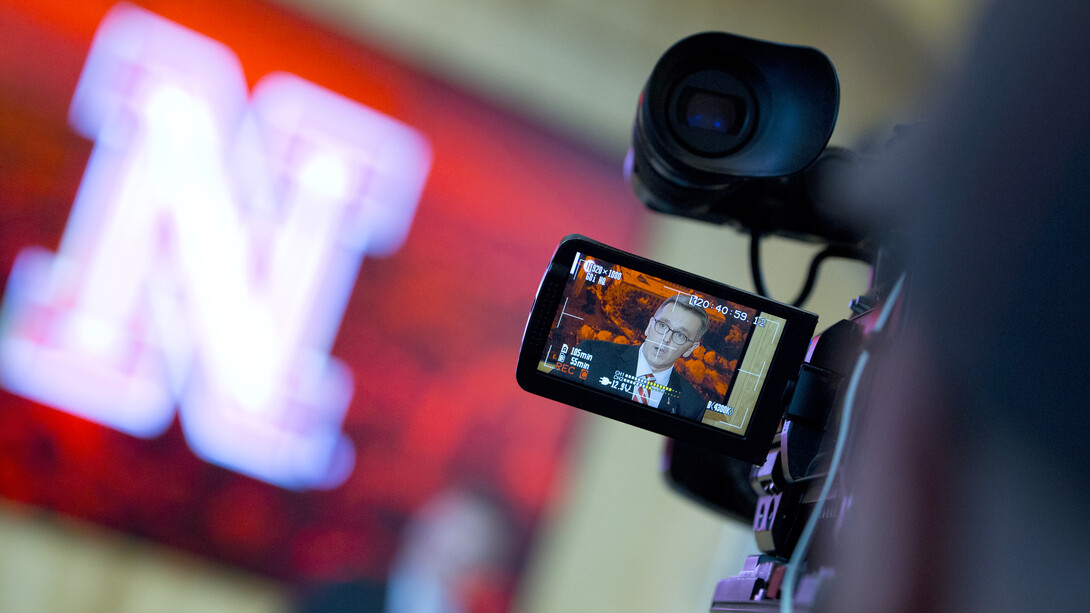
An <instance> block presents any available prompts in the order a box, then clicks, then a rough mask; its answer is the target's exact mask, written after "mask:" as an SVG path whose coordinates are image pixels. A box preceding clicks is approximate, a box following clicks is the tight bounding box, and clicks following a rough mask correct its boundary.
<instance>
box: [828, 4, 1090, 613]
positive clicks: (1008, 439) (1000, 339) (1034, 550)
mask: <svg viewBox="0 0 1090 613" xmlns="http://www.w3.org/2000/svg"><path fill="white" fill-rule="evenodd" d="M988 9H989V10H988V12H987V13H986V15H985V16H984V20H983V21H982V22H981V24H980V29H979V31H978V32H977V38H976V42H975V45H974V46H973V47H972V48H971V50H970V54H969V56H968V58H967V62H966V64H965V66H964V68H963V70H961V71H960V73H959V74H957V75H956V77H955V78H954V79H952V81H951V83H950V87H949V88H947V89H946V90H945V93H944V95H942V96H940V97H939V98H938V99H937V104H935V106H934V108H933V109H931V110H932V113H931V118H930V121H929V123H928V124H927V125H926V126H925V127H924V128H921V129H920V131H919V133H918V134H917V135H916V138H915V139H914V141H913V142H912V143H909V144H908V146H906V147H904V148H903V150H902V151H901V152H900V153H899V154H898V155H896V156H894V157H892V158H891V159H888V160H887V161H886V163H885V164H883V167H882V168H880V169H878V170H877V171H875V172H873V173H872V174H871V176H869V178H868V180H867V181H866V185H865V188H864V189H863V193H864V194H865V196H866V197H867V199H868V200H870V201H872V202H874V203H876V204H881V205H883V206H884V207H888V210H889V211H891V212H893V211H897V212H898V213H893V214H895V215H899V216H902V217H903V218H904V221H905V223H906V224H907V225H908V227H909V228H910V231H909V232H908V234H907V244H908V245H909V253H910V254H911V257H910V261H909V266H908V270H909V271H910V275H909V279H908V287H909V302H908V305H907V309H906V325H907V329H906V330H905V331H904V332H905V333H904V334H903V338H900V339H898V341H897V342H896V343H894V344H891V345H890V346H889V347H886V348H885V351H883V352H882V353H881V354H880V360H878V362H877V367H876V368H875V370H874V371H873V373H874V375H873V377H872V379H871V386H872V387H871V389H872V394H871V396H870V400H871V402H870V404H871V405H872V406H871V407H870V408H869V409H868V410H869V415H868V416H867V420H868V421H866V422H865V423H862V424H860V425H861V426H862V427H861V429H860V430H859V431H857V432H856V439H855V441H854V444H855V446H856V450H855V452H854V455H855V458H854V461H852V462H851V463H850V467H849V469H848V470H849V471H850V472H849V473H848V474H846V475H843V477H844V478H846V479H851V480H855V482H856V483H857V486H856V487H855V491H856V492H858V493H861V494H862V496H857V497H856V498H855V500H853V505H852V509H851V511H850V512H849V513H848V514H847V515H846V517H845V522H846V523H845V526H844V529H843V534H845V535H846V539H847V540H846V542H845V543H844V546H843V547H842V548H841V550H840V552H839V553H840V559H839V562H838V581H837V582H836V588H837V592H836V596H835V597H834V598H833V599H832V601H831V602H828V603H826V605H825V606H824V607H823V609H825V610H830V611H837V612H838V613H839V612H853V611H860V612H863V611H866V612H872V611H885V612H898V611H904V612H918V611H935V612H943V611H951V612H954V611H957V612H972V611H989V612H992V611H1019V612H1022V611H1075V610H1086V607H1087V606H1090V604H1088V603H1090V582H1088V581H1087V579H1086V578H1087V577H1090V530H1088V529H1087V528H1086V526H1085V518H1084V515H1085V513H1086V512H1087V510H1090V411H1087V392H1086V388H1085V382H1086V381H1087V380H1088V377H1087V374H1086V373H1090V323H1088V321H1087V314H1088V310H1090V307H1088V305H1090V279H1088V275H1087V271H1088V269H1090V97H1087V92H1090V69H1088V67H1087V66H1088V63H1087V58H1090V37H1087V36H1086V32H1087V31H1090V6H1088V5H1086V4H1084V3H1072V2H1060V1H1057V0H1049V1H1046V2H1037V3H1022V2H1012V1H1002V2H998V3H995V4H993V5H991V6H989V7H988ZM902 341H904V342H902Z"/></svg>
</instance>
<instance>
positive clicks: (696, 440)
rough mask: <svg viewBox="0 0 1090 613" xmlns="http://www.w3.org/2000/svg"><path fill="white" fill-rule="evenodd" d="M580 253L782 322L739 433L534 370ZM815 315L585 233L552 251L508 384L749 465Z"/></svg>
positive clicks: (761, 453) (762, 451) (779, 407)
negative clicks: (512, 378)
mask: <svg viewBox="0 0 1090 613" xmlns="http://www.w3.org/2000/svg"><path fill="white" fill-rule="evenodd" d="M578 254H584V255H587V256H589V257H592V258H599V259H601V260H604V261H607V262H609V263H611V264H614V265H618V266H621V267H624V268H627V269H630V270H634V271H638V272H640V273H644V274H647V275H650V276H653V277H658V278H660V279H664V280H668V281H670V282H671V283H674V284H677V285H679V286H681V287H684V288H688V289H691V290H693V291H695V292H699V293H702V294H707V295H710V296H714V297H717V298H719V299H722V300H724V301H730V302H734V303H738V304H741V305H744V306H746V307H750V308H753V309H756V310H758V311H760V312H762V313H768V314H770V315H773V316H776V317H779V318H782V319H783V320H784V321H785V324H784V327H783V331H782V336H781V339H780V341H779V343H778V344H777V347H776V351H775V353H774V354H773V357H772V359H771V363H770V364H769V366H768V375H767V379H766V380H765V383H764V386H763V387H762V390H761V393H760V395H759V397H758V400H757V402H756V404H755V406H754V410H753V414H752V417H750V422H749V426H748V428H747V429H746V432H745V434H744V435H738V434H734V433H732V432H730V431H727V430H724V429H720V428H716V427H714V426H710V425H706V424H703V423H698V422H696V421H693V420H690V419H686V418H683V417H680V416H677V415H672V414H670V413H666V412H663V411H658V410H654V409H648V408H647V407H645V406H640V405H639V404H636V403H635V402H633V401H631V400H628V399H625V398H622V397H619V396H616V395H613V394H611V393H607V392H603V391H600V390H597V389H595V388H593V387H589V386H587V385H584V384H582V383H579V382H577V381H572V380H568V379H565V378H562V377H560V376H557V375H553V374H549V373H546V372H542V371H541V370H540V369H539V368H538V365H539V363H540V362H541V359H542V355H544V352H545V349H546V343H547V342H548V340H549V336H550V332H551V330H552V327H553V323H554V320H555V318H556V316H557V312H558V309H559V308H560V303H561V300H562V299H563V296H564V293H565V288H566V287H567V285H568V279H569V272H570V270H571V269H572V263H573V261H574V258H575V257H576V256H577V255H578ZM816 326H817V316H816V315H814V314H813V313H810V312H808V311H804V310H802V309H798V308H796V307H793V306H790V305H786V304H783V303H780V302H776V301H774V300H770V299H768V298H764V297H762V296H758V295H756V294H752V293H750V292H746V291H744V290H740V289H738V288H735V287H731V286H729V285H724V284H722V283H718V282H716V281H712V280H710V279H707V278H705V277H700V276H697V275H694V274H691V273H688V272H685V271H683V270H680V269H677V268H673V267H671V266H667V265H665V264H662V263H659V262H655V261H653V260H649V259H646V258H642V257H640V256H637V255H634V254H631V253H627V252H624V251H621V250H619V249H615V248H613V247H610V246H608V245H604V244H602V243H599V242H597V241H594V240H592V239H590V238H587V237H585V236H581V235H577V234H573V235H569V236H567V237H565V238H564V239H563V240H562V241H561V243H560V244H559V246H558V247H557V249H556V252H555V253H554V255H553V258H552V260H551V261H550V263H549V265H548V268H547V269H546V271H545V274H544V275H543V277H542V280H541V285H540V286H539V288H538V293H537V296H536V298H535V300H534V305H533V308H532V310H531V312H530V316H529V318H528V320H527V324H526V330H525V332H524V334H523V339H522V346H521V349H520V351H519V358H518V364H517V367H516V379H517V380H518V383H519V385H520V386H521V387H522V388H523V389H524V390H526V391H528V392H530V393H533V394H537V395H539V396H543V397H545V398H549V399H552V400H556V401H559V402H562V403H564V404H568V405H570V406H574V407H577V408H580V409H583V410H585V411H589V412H591V413H595V414H597V415H601V416H603V417H608V418H610V419H615V420H617V421H620V422H623V423H626V424H629V425H632V426H636V427H639V428H643V429H645V430H649V431H651V432H656V433H658V434H661V435H663V436H667V437H670V438H673V439H677V440H679V441H684V442H688V443H692V444H695V445H699V446H701V447H704V448H706V449H709V450H712V451H715V452H718V453H721V454H723V455H727V456H730V457H734V458H738V459H741V460H745V461H748V462H752V463H755V464H759V463H762V462H764V460H765V456H766V455H767V453H768V449H769V447H770V446H771V443H772V439H773V437H774V436H775V434H776V430H777V428H778V427H779V423H780V419H781V418H782V417H783V414H784V409H785V404H786V403H785V402H784V391H785V390H786V389H787V387H788V384H789V382H791V381H793V380H795V379H796V378H797V377H798V371H799V367H800V365H801V364H802V362H803V360H804V358H805V356H806V351H807V348H808V346H809V344H810V340H811V338H812V336H813V333H814V329H815V328H816Z"/></svg>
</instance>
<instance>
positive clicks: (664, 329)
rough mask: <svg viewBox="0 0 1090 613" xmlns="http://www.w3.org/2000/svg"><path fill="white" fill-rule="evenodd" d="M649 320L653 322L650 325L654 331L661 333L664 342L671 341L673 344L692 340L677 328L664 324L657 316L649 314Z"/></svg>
mask: <svg viewBox="0 0 1090 613" xmlns="http://www.w3.org/2000/svg"><path fill="white" fill-rule="evenodd" d="M651 321H652V322H654V323H653V324H652V327H653V328H654V329H655V332H658V333H659V334H661V335H662V342H664V343H673V344H674V345H684V344H685V343H688V342H691V341H692V340H693V339H691V338H689V337H688V336H685V334H684V333H682V332H678V331H677V330H675V329H673V328H671V327H670V326H668V325H666V322H664V321H662V320H660V319H659V318H657V317H655V316H654V315H652V316H651Z"/></svg>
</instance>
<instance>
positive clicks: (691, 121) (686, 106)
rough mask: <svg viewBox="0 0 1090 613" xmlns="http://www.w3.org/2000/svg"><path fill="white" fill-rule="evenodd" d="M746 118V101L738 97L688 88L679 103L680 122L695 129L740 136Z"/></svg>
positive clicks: (682, 93)
mask: <svg viewBox="0 0 1090 613" xmlns="http://www.w3.org/2000/svg"><path fill="white" fill-rule="evenodd" d="M745 116H746V108H745V101H744V100H742V99H741V98H739V97H738V96H731V95H727V94H719V93H716V92H711V91H708V90H706V89H697V88H695V87H688V88H686V89H685V91H683V92H681V98H680V100H679V101H678V119H679V121H682V122H684V123H686V124H688V125H689V126H691V127H693V128H703V129H705V130H713V131H715V132H721V133H723V134H732V135H733V134H738V132H739V130H741V128H742V120H743V119H745Z"/></svg>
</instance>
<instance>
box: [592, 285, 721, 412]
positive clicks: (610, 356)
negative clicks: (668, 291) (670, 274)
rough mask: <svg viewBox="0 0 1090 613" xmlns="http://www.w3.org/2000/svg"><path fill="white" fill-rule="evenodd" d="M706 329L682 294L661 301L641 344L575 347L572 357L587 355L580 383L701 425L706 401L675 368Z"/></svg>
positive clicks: (703, 319)
mask: <svg viewBox="0 0 1090 613" xmlns="http://www.w3.org/2000/svg"><path fill="white" fill-rule="evenodd" d="M707 330H708V314H707V313H706V312H705V311H704V309H702V308H700V307H697V306H693V305H690V304H689V303H688V296H687V295H679V296H672V297H670V298H667V299H666V300H665V301H663V303H662V304H660V305H659V308H658V309H657V310H656V311H655V314H654V315H653V316H652V317H651V318H650V319H649V320H648V322H647V328H646V329H645V330H644V336H645V338H644V342H643V344H641V345H639V346H637V345H621V344H616V343H610V342H605V341H584V342H582V343H579V346H578V347H577V348H576V351H575V352H574V355H582V356H588V355H589V356H590V359H589V363H590V367H589V368H588V369H587V371H588V372H587V375H586V378H585V383H586V384H587V385H589V386H591V387H602V388H607V387H608V388H610V390H611V391H612V392H613V393H614V394H617V395H620V396H625V397H627V398H630V399H631V400H632V401H634V402H638V403H640V404H646V405H647V406H649V407H654V408H657V409H659V410H662V411H666V412H668V413H673V414H675V415H680V416H682V417H686V418H688V419H693V420H696V421H700V420H701V419H702V418H703V416H704V408H705V405H706V404H707V401H706V400H704V398H703V397H702V396H701V395H700V393H699V392H698V391H696V389H695V388H694V387H693V386H692V385H690V384H689V383H688V382H686V381H685V380H684V379H682V377H681V375H680V374H679V373H678V372H677V371H676V370H675V368H674V364H675V362H677V360H678V359H680V358H687V357H689V356H690V355H692V353H693V350H694V349H696V347H697V345H699V344H700V337H701V336H703V335H704V332H706V331H707Z"/></svg>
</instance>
